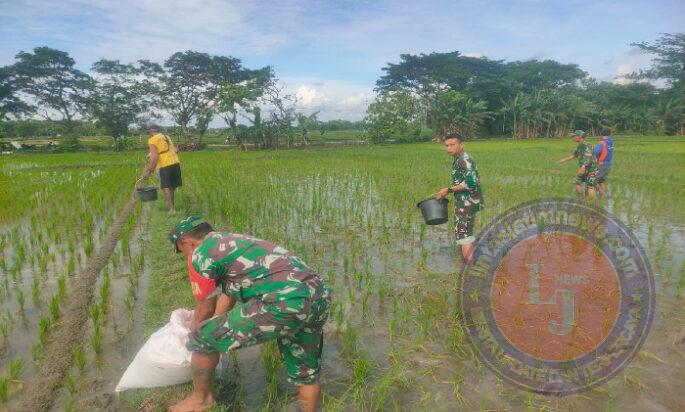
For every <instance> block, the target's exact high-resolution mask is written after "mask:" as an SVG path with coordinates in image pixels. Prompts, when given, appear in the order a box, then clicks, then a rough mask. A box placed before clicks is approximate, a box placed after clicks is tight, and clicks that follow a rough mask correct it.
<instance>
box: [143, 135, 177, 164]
mask: <svg viewBox="0 0 685 412" xmlns="http://www.w3.org/2000/svg"><path fill="white" fill-rule="evenodd" d="M147 144H151V145H153V146H155V147H156V148H157V152H159V160H158V161H157V170H159V168H161V167H167V166H171V165H173V164H175V163H181V161H180V160H179V159H178V154H177V153H176V146H174V142H172V141H171V139H170V138H169V137H168V136H165V135H163V134H162V133H157V134H156V135H153V136H151V137H150V138H149V139H148V140H147Z"/></svg>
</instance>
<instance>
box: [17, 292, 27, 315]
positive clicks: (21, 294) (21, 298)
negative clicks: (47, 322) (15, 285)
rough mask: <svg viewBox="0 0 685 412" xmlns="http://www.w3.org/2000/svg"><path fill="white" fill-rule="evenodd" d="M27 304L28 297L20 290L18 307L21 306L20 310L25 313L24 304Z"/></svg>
mask: <svg viewBox="0 0 685 412" xmlns="http://www.w3.org/2000/svg"><path fill="white" fill-rule="evenodd" d="M25 303H26V297H25V296H24V291H23V290H21V289H19V290H18V291H17V305H19V310H20V311H22V312H23V311H24V304H25Z"/></svg>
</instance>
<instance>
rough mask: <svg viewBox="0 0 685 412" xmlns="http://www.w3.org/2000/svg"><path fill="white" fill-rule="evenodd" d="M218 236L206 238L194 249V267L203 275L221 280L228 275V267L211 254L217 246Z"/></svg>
mask: <svg viewBox="0 0 685 412" xmlns="http://www.w3.org/2000/svg"><path fill="white" fill-rule="evenodd" d="M217 243H218V242H217V239H216V238H209V239H207V240H205V241H204V242H203V243H202V244H201V245H200V246H198V248H197V249H195V251H193V256H192V263H193V267H194V268H195V270H196V271H197V273H198V274H200V275H201V276H202V277H205V278H208V279H213V280H221V278H223V277H224V276H225V275H226V269H225V267H224V265H223V264H222V262H219V261H218V260H216V259H214V258H213V257H212V256H211V253H210V252H211V251H212V249H214V248H215V247H216V244H217Z"/></svg>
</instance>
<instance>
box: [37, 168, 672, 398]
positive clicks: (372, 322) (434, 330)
mask: <svg viewBox="0 0 685 412" xmlns="http://www.w3.org/2000/svg"><path fill="white" fill-rule="evenodd" d="M345 179H351V180H353V182H352V183H349V182H345ZM512 179H514V180H512V182H510V184H517V185H518V184H520V183H521V182H520V181H519V180H517V179H518V178H512ZM541 179H544V181H542V182H541V184H545V185H554V184H557V182H558V178H557V177H541ZM278 183H279V185H277V186H285V189H284V191H285V192H286V193H287V195H288V198H290V199H293V198H299V199H305V200H303V201H302V203H301V204H299V205H293V206H278V205H272V206H269V207H264V208H263V209H260V212H261V213H262V214H263V215H264V217H271V218H272V219H275V220H279V219H281V220H282V221H284V222H287V224H284V225H283V227H282V228H274V227H260V226H258V225H255V226H254V231H255V233H269V235H268V236H267V235H265V236H264V237H268V238H274V239H280V241H282V242H284V243H286V244H287V245H288V246H289V247H290V248H291V249H292V250H294V251H296V252H297V253H298V254H300V255H302V256H303V257H304V258H305V260H306V261H308V262H309V263H310V264H311V265H312V266H314V267H316V268H318V269H319V271H320V272H321V273H322V275H323V276H324V277H325V278H326V279H327V281H328V283H329V284H331V285H332V286H333V290H334V296H335V303H336V309H335V310H334V311H333V313H332V314H331V318H330V321H329V323H328V324H327V326H326V345H325V348H324V354H323V356H324V374H323V382H324V385H325V397H324V400H325V407H326V408H327V409H331V410H347V411H357V410H360V409H362V406H360V405H367V406H366V409H369V406H368V405H375V404H376V402H377V401H378V402H380V401H379V400H378V399H381V392H380V391H379V390H378V388H379V385H380V382H381V379H382V377H387V376H394V377H395V378H394V379H392V380H391V384H390V385H389V386H388V387H387V392H386V393H385V397H384V398H383V399H385V401H384V402H382V403H380V404H381V405H382V406H383V409H389V410H393V409H397V410H428V409H430V410H437V411H443V410H444V411H451V410H479V409H482V410H523V409H526V408H530V409H532V410H559V411H576V410H621V411H623V410H627V411H644V410H650V411H651V410H664V411H669V410H670V411H676V410H683V409H684V408H685V403H684V400H685V395H683V394H682V388H685V374H683V373H682V368H681V365H683V364H685V315H683V312H682V310H681V307H682V298H680V299H679V298H677V297H676V291H677V290H676V284H677V280H678V279H679V276H682V274H681V273H680V272H682V262H683V259H684V258H685V252H684V250H685V233H684V231H683V228H682V227H679V226H674V225H671V224H669V223H668V222H665V221H659V220H658V219H655V218H653V217H650V214H649V210H647V209H641V208H640V207H635V210H633V211H632V212H631V213H630V216H629V215H628V214H627V212H624V211H622V212H620V213H619V216H621V218H623V219H626V220H628V219H629V218H630V219H631V220H634V219H635V216H638V217H643V219H642V220H640V219H638V222H636V223H635V224H633V228H634V230H635V232H636V234H637V236H638V238H639V239H640V241H641V242H642V243H643V245H644V246H645V248H646V249H647V250H648V253H649V255H650V257H651V258H652V263H653V265H654V266H655V271H656V272H657V283H658V286H659V289H658V290H659V292H658V299H657V316H656V318H655V321H654V324H653V328H652V331H651V333H650V336H649V338H648V339H647V342H646V343H645V345H644V347H643V350H642V351H641V352H640V354H639V355H638V356H637V358H636V359H635V360H634V361H633V362H632V364H631V365H630V366H629V367H628V368H627V369H626V370H625V371H624V373H622V374H620V375H618V376H617V377H615V378H614V379H612V380H611V381H610V382H609V383H607V384H606V385H604V386H602V387H600V388H597V389H595V390H593V391H590V392H586V393H583V394H580V395H576V396H570V397H566V398H547V397H542V396H537V395H531V394H528V393H525V392H522V391H520V390H518V389H516V388H514V387H512V386H511V385H510V384H508V383H506V382H503V381H501V380H500V379H498V378H497V377H496V376H495V375H494V374H492V373H491V372H490V371H489V370H488V369H486V368H484V367H483V366H482V365H480V363H479V362H478V361H477V360H476V359H475V358H474V357H473V356H472V355H471V353H470V349H469V348H468V346H467V345H466V344H465V341H463V340H461V341H460V340H459V339H458V338H456V337H455V334H456V333H457V332H458V327H456V326H455V325H456V324H457V322H456V316H458V314H457V313H456V307H457V303H458V302H456V301H455V299H454V296H456V295H457V291H456V289H455V288H456V284H457V273H459V271H460V269H461V264H460V259H459V256H458V254H457V253H456V250H455V248H454V243H453V233H452V230H451V229H449V228H448V226H447V225H441V226H436V227H425V226H423V225H422V224H421V222H420V217H419V211H418V210H414V211H413V212H414V213H415V214H414V215H411V216H410V222H411V224H410V226H409V227H405V228H403V227H401V225H402V222H403V221H405V220H406V216H400V215H399V214H398V213H396V212H393V211H392V210H389V209H388V208H387V207H384V206H383V205H382V203H381V202H380V200H379V196H378V194H377V188H376V186H375V183H374V182H373V180H372V179H368V177H363V176H362V177H358V176H357V177H355V176H354V175H349V176H343V177H341V176H335V177H315V178H312V180H310V181H306V182H304V184H303V182H298V183H297V184H296V183H293V182H288V181H279V182H278ZM293 185H295V186H294V187H293ZM320 187H323V188H324V189H323V190H316V189H315V188H320ZM293 189H295V190H297V191H298V192H293V191H292V190H293ZM293 193H298V196H293ZM360 193H362V194H363V195H362V196H360V195H359V194H360ZM358 199H363V200H362V201H359V200H358ZM493 203H494V202H493ZM499 207H501V208H503V207H504V206H503V205H500V206H498V208H499ZM610 209H613V205H612V204H611V203H610ZM621 210H626V208H621ZM146 213H150V211H146V210H144V211H143V215H142V216H141V218H140V219H139V222H146V221H147V220H148V219H146V218H145V216H146ZM285 217H288V219H285ZM267 221H268V220H267ZM482 223H483V222H480V224H482ZM135 233H136V235H132V236H131V238H132V239H139V241H137V242H131V248H132V253H131V254H132V255H133V256H136V255H137V254H138V252H139V250H140V247H141V245H142V244H144V243H145V242H146V241H147V240H146V239H147V238H146V234H147V228H146V227H145V226H144V224H140V223H139V225H138V226H137V229H136V232H135ZM112 259H119V263H118V264H117V266H116V267H115V266H114V264H113V263H111V262H110V265H109V273H110V274H111V277H112V287H111V290H112V292H111V293H112V295H111V297H110V302H111V304H110V309H109V311H108V313H107V315H106V322H105V324H104V331H105V333H104V335H105V338H104V339H105V342H104V343H103V351H102V353H101V354H100V355H98V356H95V355H94V354H93V353H92V350H91V349H90V347H89V344H88V342H87V339H88V337H89V336H90V334H91V333H92V327H91V330H89V332H88V333H87V334H86V337H87V339H86V341H85V342H84V348H85V349H86V352H87V363H86V364H87V366H86V369H85V371H84V372H83V373H82V374H81V373H80V372H78V369H77V368H76V367H74V368H72V370H71V375H72V376H74V377H75V378H76V390H75V392H74V393H69V391H68V390H66V389H63V390H62V391H61V393H60V395H59V399H58V400H57V401H56V402H55V406H54V408H53V410H63V409H65V406H69V407H74V408H75V409H76V410H120V408H122V407H123V405H121V404H119V403H117V402H116V399H115V396H114V395H113V394H112V391H113V388H114V386H115V385H116V382H117V381H118V378H119V377H120V376H121V373H123V370H124V369H125V367H126V366H127V362H128V360H129V359H131V357H132V353H133V352H132V351H135V350H136V349H137V348H138V347H139V346H140V344H141V343H142V342H143V341H144V340H145V339H146V337H145V336H141V335H140V326H142V322H141V319H139V318H138V316H140V314H142V307H143V306H142V304H143V302H142V299H143V297H144V295H145V291H146V283H145V282H146V279H147V272H148V270H149V266H148V265H149V262H147V261H146V262H145V263H144V266H143V270H142V271H140V272H139V273H136V274H135V276H138V282H139V283H138V291H137V296H138V299H137V300H136V302H135V305H134V311H133V312H134V317H133V319H130V318H129V315H128V312H127V309H126V308H125V307H124V304H123V301H124V300H125V298H126V296H127V293H128V292H127V289H128V282H129V279H130V278H131V276H132V275H134V274H133V273H132V272H133V270H132V268H131V262H130V261H129V260H128V259H127V258H123V259H122V258H121V252H120V251H119V249H117V250H115V253H114V255H113V257H112ZM655 262H659V263H658V265H657V264H656V263H655ZM657 266H658V267H657ZM53 287H54V281H53ZM681 293H682V294H684V295H685V290H683V291H681ZM30 301H31V299H30V296H27V303H28V302H30ZM27 310H29V308H28V305H27ZM339 313H342V315H339ZM339 319H341V320H339ZM33 327H34V328H35V324H34V325H33ZM352 332H356V333H357V334H358V338H357V340H356V345H355V350H354V351H352V353H350V351H349V336H350V334H351V333H352ZM33 336H35V333H33ZM455 342H456V343H455ZM367 361H368V366H367V367H366V368H363V367H361V366H360V365H362V366H363V365H364V362H367ZM226 363H227V367H226V371H227V373H226V376H225V377H224V378H225V381H226V382H227V383H226V384H225V385H224V387H225V392H224V393H223V394H222V396H223V399H224V402H225V403H236V400H238V402H237V403H239V404H242V405H243V409H244V410H255V409H261V408H262V407H263V406H264V405H265V404H266V403H267V402H268V396H267V383H266V382H267V373H266V370H265V368H264V349H263V347H252V348H248V349H244V350H241V351H239V352H238V353H237V356H236V357H235V358H231V357H229V358H228V359H227V360H226ZM277 378H278V379H277V381H278V385H277V386H278V391H279V393H280V394H281V398H280V399H282V398H283V394H289V395H290V399H292V397H293V396H294V392H293V388H292V387H291V386H289V385H288V384H287V383H286V382H285V374H284V371H283V369H281V370H280V371H279V372H278V376H277ZM281 406H283V405H276V409H278V408H280V407H281Z"/></svg>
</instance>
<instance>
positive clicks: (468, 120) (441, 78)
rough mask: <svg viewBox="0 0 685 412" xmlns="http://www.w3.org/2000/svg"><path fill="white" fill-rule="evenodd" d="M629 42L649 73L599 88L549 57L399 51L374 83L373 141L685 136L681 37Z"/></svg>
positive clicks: (369, 124)
mask: <svg viewBox="0 0 685 412" xmlns="http://www.w3.org/2000/svg"><path fill="white" fill-rule="evenodd" d="M631 45H632V46H634V47H636V48H638V49H640V50H642V51H644V52H648V53H651V54H653V55H654V56H655V58H654V60H653V66H652V67H651V68H650V69H648V70H642V71H639V72H635V73H632V74H630V75H628V76H626V80H628V81H629V82H627V84H616V83H610V82H600V81H597V80H596V79H593V78H591V77H589V76H588V74H587V73H586V72H585V71H583V70H581V69H580V68H579V67H578V65H576V64H561V63H559V62H556V61H554V60H543V61H540V60H529V61H515V62H504V61H503V60H490V59H488V58H486V57H480V58H478V57H467V56H463V55H462V54H461V53H459V52H458V51H455V52H450V53H430V54H419V55H410V54H403V55H401V56H400V62H399V63H390V64H388V65H387V66H386V67H384V68H383V72H384V74H383V75H382V76H381V77H380V78H379V79H378V80H377V82H376V91H377V93H378V97H377V98H376V100H375V101H374V102H373V103H372V104H371V105H370V106H369V109H368V111H367V116H366V119H365V120H366V130H367V132H368V134H369V136H370V138H371V139H372V140H373V141H376V142H383V141H387V140H388V139H407V140H413V139H417V138H418V137H419V136H420V131H421V128H422V127H428V128H430V129H431V130H432V131H433V133H434V134H435V135H436V136H440V135H442V134H444V133H446V132H449V131H452V130H454V131H459V132H462V133H465V134H466V135H467V136H474V135H480V136H510V137H513V138H540V137H560V136H565V135H567V134H568V132H569V131H570V130H574V129H583V130H587V131H590V132H592V133H595V132H596V131H598V130H599V129H605V128H609V129H612V130H613V131H615V132H620V133H626V132H628V133H657V134H679V135H683V134H685V34H682V33H681V34H664V35H662V36H661V37H660V38H659V39H657V40H656V41H655V42H652V43H649V42H639V43H632V44H631ZM652 80H656V81H659V82H660V83H661V84H662V86H661V87H656V86H654V85H653V84H652V83H650V82H649V81H652Z"/></svg>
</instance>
